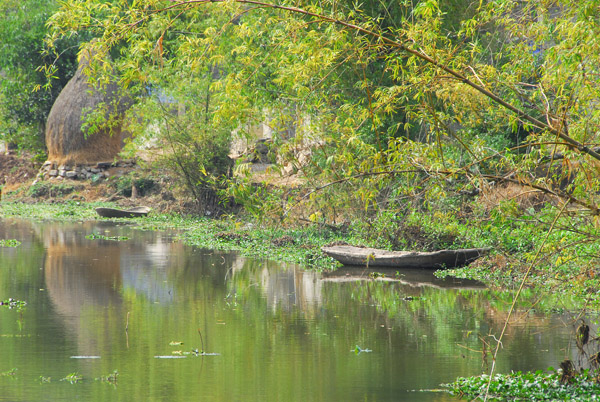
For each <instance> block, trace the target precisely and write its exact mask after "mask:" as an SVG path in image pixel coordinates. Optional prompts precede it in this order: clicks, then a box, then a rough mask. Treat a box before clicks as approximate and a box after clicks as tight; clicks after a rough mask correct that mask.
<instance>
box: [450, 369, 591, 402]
mask: <svg viewBox="0 0 600 402" xmlns="http://www.w3.org/2000/svg"><path fill="white" fill-rule="evenodd" d="M561 376H562V373H561V372H560V371H557V370H554V369H553V368H550V369H549V372H543V371H541V370H540V371H536V372H535V373H533V372H525V373H523V372H520V371H519V372H516V373H511V374H496V375H494V377H493V379H492V381H491V382H490V377H489V376H488V375H486V374H483V375H480V376H476V377H469V378H458V379H457V380H456V381H455V382H453V383H451V384H444V386H445V387H446V388H448V389H449V390H450V392H451V393H452V394H454V395H457V396H460V397H467V398H469V399H478V398H480V399H483V397H484V395H485V394H486V390H487V388H488V383H489V390H487V392H488V400H502V401H517V400H527V401H556V400H561V401H563V400H564V401H595V400H600V384H598V382H597V381H596V378H595V377H594V376H593V375H592V373H590V372H588V371H584V372H583V373H582V374H581V375H579V376H576V377H574V378H573V379H571V380H570V381H569V382H568V383H566V384H565V383H562V382H561Z"/></svg>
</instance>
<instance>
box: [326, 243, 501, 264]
mask: <svg viewBox="0 0 600 402" xmlns="http://www.w3.org/2000/svg"><path fill="white" fill-rule="evenodd" d="M321 250H322V251H323V252H324V253H325V254H327V255H328V256H330V257H332V258H334V259H336V260H338V261H339V262H341V263H342V264H344V265H359V266H363V267H388V268H434V269H440V268H454V267H460V266H463V265H466V264H468V263H470V262H472V261H475V260H476V259H477V258H479V257H480V256H482V255H483V254H485V253H486V252H487V251H488V250H489V249H487V248H466V249H458V250H440V251H432V252H418V251H387V250H379V249H375V248H367V247H355V246H329V247H327V246H326V247H322V248H321Z"/></svg>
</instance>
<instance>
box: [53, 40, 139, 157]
mask: <svg viewBox="0 0 600 402" xmlns="http://www.w3.org/2000/svg"><path fill="white" fill-rule="evenodd" d="M91 48H92V47H91V46H90V47H88V49H86V50H83V51H82V53H81V54H80V56H79V67H78V69H77V72H76V73H75V75H74V76H73V78H71V80H70V81H69V82H68V83H67V85H66V86H65V87H64V88H63V90H62V91H61V93H60V94H59V96H58V98H57V99H56V101H55V102H54V105H53V106H52V109H51V110H50V114H49V115H48V121H47V123H46V146H47V147H48V160H49V161H51V162H55V163H57V164H78V163H81V164H84V163H94V162H100V161H108V160H112V159H114V157H115V156H116V155H117V154H118V153H119V152H120V151H121V149H122V147H123V139H124V137H125V135H124V133H123V132H122V121H123V116H124V114H125V112H126V111H127V109H128V108H129V106H131V100H130V99H128V98H126V97H119V87H118V85H117V84H116V83H114V82H111V83H108V84H107V85H104V86H103V87H102V89H96V88H94V87H93V86H92V84H91V83H90V78H89V76H88V75H89V71H90V69H89V65H90V63H89V61H90V59H91V57H92V55H97V53H95V51H93V50H91ZM105 60H106V58H105ZM104 62H107V61H104ZM100 107H103V108H106V110H105V111H104V113H103V114H104V118H105V119H108V118H109V117H110V119H111V120H110V123H109V124H103V125H102V126H101V128H100V129H98V130H94V132H93V133H89V132H88V133H85V132H84V130H83V125H84V122H85V121H86V116H88V115H89V113H92V111H93V110H99V108H100Z"/></svg>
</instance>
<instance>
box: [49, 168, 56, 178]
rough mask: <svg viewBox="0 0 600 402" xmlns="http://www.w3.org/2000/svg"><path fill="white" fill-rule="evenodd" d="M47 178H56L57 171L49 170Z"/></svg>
mask: <svg viewBox="0 0 600 402" xmlns="http://www.w3.org/2000/svg"><path fill="white" fill-rule="evenodd" d="M48 176H52V177H55V176H58V170H56V169H51V170H50V171H48Z"/></svg>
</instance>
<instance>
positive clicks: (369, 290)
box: [0, 220, 573, 401]
mask: <svg viewBox="0 0 600 402" xmlns="http://www.w3.org/2000/svg"><path fill="white" fill-rule="evenodd" d="M93 233H96V234H102V235H104V236H126V237H128V238H129V239H128V240H123V241H114V240H106V239H90V238H86V236H89V235H90V234H93ZM0 239H17V240H19V241H20V242H21V244H20V245H19V246H18V247H0V300H6V299H8V298H14V299H17V300H23V301H26V302H27V306H26V307H25V308H24V309H21V310H19V309H15V308H13V309H9V308H8V307H6V306H0V400H1V401H73V400H81V401H452V400H457V399H456V398H454V397H452V396H451V395H449V394H447V393H445V392H441V391H439V389H440V388H441V387H440V384H442V383H447V382H451V381H453V380H454V379H455V378H456V377H458V376H468V375H475V374H480V373H482V372H484V371H485V370H487V369H488V368H489V364H490V363H491V359H490V358H488V359H484V358H483V354H482V352H481V350H482V344H483V343H482V339H483V340H486V342H490V344H493V339H492V337H491V336H489V334H498V333H499V332H500V329H501V326H502V325H503V322H504V318H505V317H506V314H507V309H508V306H509V302H510V297H506V296H501V295H499V294H496V293H494V292H492V291H489V290H487V289H485V288H484V287H483V286H482V284H480V283H477V282H470V281H464V280H463V281H461V280H457V279H451V278H448V279H446V280H440V279H436V278H435V277H434V276H433V275H432V273H431V272H429V271H421V272H415V271H407V272H401V273H400V274H401V276H400V277H399V279H400V280H388V279H396V278H395V277H396V274H395V271H394V272H391V273H388V274H387V277H386V278H384V279H383V280H382V279H379V280H373V279H367V280H358V279H357V275H358V274H360V273H361V271H360V269H354V270H345V271H344V270H342V271H340V272H338V273H336V274H335V275H332V274H319V273H315V272H310V271H304V270H302V267H300V266H295V265H285V264H278V263H274V262H271V261H263V260H256V259H246V258H242V257H240V256H238V255H236V254H233V253H222V252H214V251H211V250H202V249H196V248H192V247H188V246H185V245H183V244H182V243H180V242H178V241H176V238H175V235H174V234H173V233H167V232H152V231H140V230H134V229H132V228H130V227H128V226H125V225H121V226H117V225H115V224H113V223H110V222H83V223H68V224H64V223H35V222H29V221H25V220H0ZM364 276H366V278H368V277H369V276H368V275H364ZM572 330H573V324H572V322H570V321H569V316H568V314H562V315H559V314H556V315H542V314H536V313H528V314H527V317H526V319H521V320H520V321H518V322H516V323H515V324H514V325H512V326H511V327H510V328H509V331H508V332H507V334H506V337H505V339H504V343H503V344H504V348H503V349H502V351H501V353H500V355H499V358H498V363H497V371H499V372H504V373H506V372H510V371H511V370H537V369H544V368H546V367H548V366H555V367H557V366H558V364H559V363H560V361H561V360H562V359H563V358H564V357H565V356H567V355H569V354H570V353H571V352H570V348H572V345H571V337H570V334H571V333H572ZM356 346H359V347H360V348H362V349H369V350H370V351H365V352H361V353H356V351H355V350H356ZM196 349H197V351H198V352H199V353H201V352H202V351H204V352H205V355H199V356H196V353H194V350H196ZM92 357H93V358H92ZM13 369H16V370H14V371H13ZM115 370H116V371H117V372H118V377H117V381H116V383H113V382H110V381H106V380H105V381H102V376H107V375H109V374H111V373H113V372H114V371H115ZM73 373H77V374H78V376H80V377H81V380H79V381H78V382H75V383H71V382H69V381H67V380H64V379H65V378H66V377H67V376H69V375H70V374H73Z"/></svg>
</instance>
